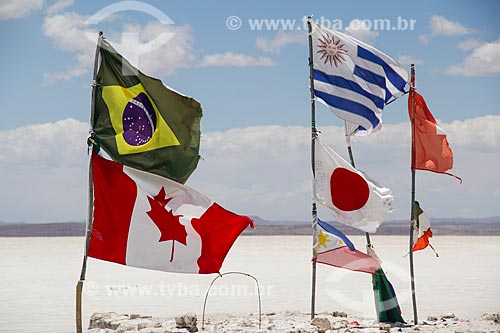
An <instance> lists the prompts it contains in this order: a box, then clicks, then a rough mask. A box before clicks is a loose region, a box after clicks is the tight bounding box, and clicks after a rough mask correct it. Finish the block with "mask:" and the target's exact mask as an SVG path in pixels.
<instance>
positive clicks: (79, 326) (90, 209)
mask: <svg viewBox="0 0 500 333" xmlns="http://www.w3.org/2000/svg"><path fill="white" fill-rule="evenodd" d="M101 41H102V31H99V36H98V37H97V47H96V50H95V58H94V72H93V78H92V101H91V104H90V133H91V135H92V133H93V130H94V129H93V124H94V111H95V95H96V85H97V84H96V78H97V66H98V64H99V50H100V48H101ZM89 144H90V148H89V151H90V153H89V175H88V177H89V179H88V181H89V191H88V201H89V205H88V215H87V225H86V232H85V253H84V255H83V262H82V270H81V272H80V280H78V283H77V285H76V332H77V333H82V289H83V281H85V274H86V273H87V257H88V253H89V244H90V234H91V232H92V220H93V215H94V182H93V179H92V151H93V147H94V145H93V143H92V138H91V140H89Z"/></svg>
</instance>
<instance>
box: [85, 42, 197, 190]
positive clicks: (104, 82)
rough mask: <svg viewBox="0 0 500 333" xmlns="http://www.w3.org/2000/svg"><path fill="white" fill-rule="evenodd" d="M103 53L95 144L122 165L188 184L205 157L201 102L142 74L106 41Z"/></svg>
mask: <svg viewBox="0 0 500 333" xmlns="http://www.w3.org/2000/svg"><path fill="white" fill-rule="evenodd" d="M100 54H101V65H100V67H99V71H98V73H97V78H96V95H95V109H94V119H93V124H92V126H93V130H94V135H95V136H96V137H97V138H96V141H97V142H98V143H99V144H100V146H101V147H102V148H103V149H104V151H106V153H108V154H109V155H110V157H111V158H112V159H113V160H115V161H117V162H119V163H121V164H124V165H127V166H130V167H132V168H136V169H140V170H143V171H146V172H150V173H154V174H157V175H160V176H163V177H166V178H169V179H172V180H174V181H177V182H179V183H185V182H186V181H187V179H188V178H189V176H190V175H191V173H192V172H193V171H194V169H196V166H197V164H198V160H199V158H200V156H199V148H200V121H201V116H202V110H201V105H200V103H199V102H197V101H196V100H194V99H193V98H191V97H187V96H184V95H181V94H179V93H177V92H175V91H173V90H170V89H168V88H167V87H165V86H164V85H163V84H162V82H161V81H160V80H158V79H155V78H152V77H149V76H146V75H144V74H143V73H141V72H140V71H138V70H137V69H136V68H135V67H133V66H132V65H131V64H130V63H129V62H128V61H127V60H126V59H125V58H123V57H122V56H121V55H120V54H118V53H117V52H116V51H115V50H114V49H113V47H112V46H111V45H110V44H109V43H108V42H107V41H106V40H105V39H103V40H102V42H101V48H100ZM158 61H161V59H158Z"/></svg>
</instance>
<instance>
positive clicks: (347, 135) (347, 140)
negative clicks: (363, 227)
mask: <svg viewBox="0 0 500 333" xmlns="http://www.w3.org/2000/svg"><path fill="white" fill-rule="evenodd" d="M344 128H345V140H346V143H347V151H348V152H349V159H350V160H351V165H352V167H353V168H356V164H355V163H354V155H353V153H352V147H351V135H350V134H349V133H348V132H347V121H346V120H344ZM365 237H366V252H367V253H368V249H371V247H372V242H371V240H370V234H369V233H367V232H365ZM372 283H373V285H375V275H373V274H372ZM375 302H377V301H376V300H375Z"/></svg>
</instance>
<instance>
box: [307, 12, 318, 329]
mask: <svg viewBox="0 0 500 333" xmlns="http://www.w3.org/2000/svg"><path fill="white" fill-rule="evenodd" d="M307 27H308V32H309V87H310V91H311V167H312V172H313V177H314V176H315V172H314V161H315V148H314V147H315V142H316V135H317V130H316V103H315V100H314V72H313V69H314V61H313V46H312V25H311V16H308V17H307ZM313 192H314V185H313ZM317 229H318V211H317V208H316V202H315V201H314V199H313V202H312V230H313V260H312V284H311V320H312V319H314V316H315V312H316V309H315V308H316V260H315V259H316V258H317V255H318V252H317V250H316V245H317V237H316V235H317V231H318V230H317Z"/></svg>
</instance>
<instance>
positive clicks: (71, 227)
mask: <svg viewBox="0 0 500 333" xmlns="http://www.w3.org/2000/svg"><path fill="white" fill-rule="evenodd" d="M251 218H252V219H253V220H254V224H255V229H250V228H248V229H246V230H245V231H244V232H243V235H249V236H250V235H255V236H261V235H310V234H311V225H310V223H309V222H306V221H268V220H265V219H262V218H260V217H258V216H251ZM329 223H331V224H332V225H334V226H335V227H336V228H338V229H339V230H341V231H342V232H344V233H345V234H347V235H362V234H363V232H362V231H360V230H357V229H354V228H351V227H348V226H346V225H343V224H339V223H336V222H329ZM431 228H432V231H433V233H434V235H471V236H473V235H474V236H498V235H500V216H493V217H486V218H431ZM408 233H409V223H408V222H407V221H405V220H393V221H386V222H384V223H383V224H382V225H381V226H380V227H379V229H378V231H377V233H376V234H377V235H407V234H408ZM84 235H85V223H84V222H59V223H7V222H0V237H69V236H77V237H83V236H84Z"/></svg>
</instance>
